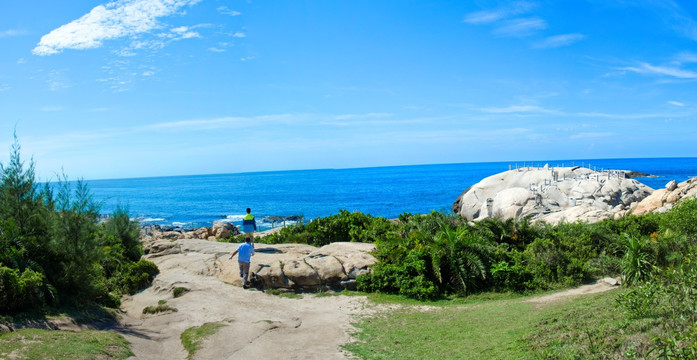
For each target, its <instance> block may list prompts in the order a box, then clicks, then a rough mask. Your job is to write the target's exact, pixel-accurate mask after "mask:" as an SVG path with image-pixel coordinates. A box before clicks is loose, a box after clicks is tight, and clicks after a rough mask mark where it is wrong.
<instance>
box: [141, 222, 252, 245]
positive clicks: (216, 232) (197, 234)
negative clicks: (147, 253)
mask: <svg viewBox="0 0 697 360" xmlns="http://www.w3.org/2000/svg"><path fill="white" fill-rule="evenodd" d="M143 235H144V236H148V237H150V238H152V239H167V240H177V239H200V240H211V241H216V240H218V239H227V238H229V237H231V236H237V235H240V229H238V228H237V226H235V225H234V224H232V223H229V222H226V221H216V222H214V223H213V226H212V227H208V226H204V227H201V228H198V229H189V230H174V229H167V228H164V227H160V226H157V225H155V226H151V227H148V228H144V229H143Z"/></svg>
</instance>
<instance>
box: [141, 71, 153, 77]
mask: <svg viewBox="0 0 697 360" xmlns="http://www.w3.org/2000/svg"><path fill="white" fill-rule="evenodd" d="M142 75H143V76H153V75H155V72H154V71H152V70H148V71H143V74H142Z"/></svg>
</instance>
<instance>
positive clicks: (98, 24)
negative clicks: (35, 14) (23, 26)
mask: <svg viewBox="0 0 697 360" xmlns="http://www.w3.org/2000/svg"><path fill="white" fill-rule="evenodd" d="M199 1H201V0H116V1H112V2H109V3H107V4H106V5H99V6H97V7H95V8H93V9H92V10H91V11H90V12H89V13H88V14H86V15H84V16H82V17H81V18H79V19H77V20H74V21H72V22H70V23H68V24H65V25H63V26H61V27H59V28H57V29H55V30H53V31H51V32H50V33H48V34H46V35H44V36H43V37H42V38H41V40H40V41H39V43H38V44H37V46H36V47H35V48H34V50H32V52H33V53H34V54H35V55H51V54H56V53H59V52H61V51H63V50H64V49H92V48H97V47H100V46H102V42H103V41H105V40H111V39H118V38H122V37H125V36H134V35H137V34H141V33H145V32H148V31H150V30H153V29H156V28H160V27H162V25H161V24H160V23H159V22H158V20H157V19H158V18H161V17H166V16H171V15H174V14H176V13H177V12H178V11H179V9H181V8H182V7H184V6H192V5H194V4H196V3H198V2H199Z"/></svg>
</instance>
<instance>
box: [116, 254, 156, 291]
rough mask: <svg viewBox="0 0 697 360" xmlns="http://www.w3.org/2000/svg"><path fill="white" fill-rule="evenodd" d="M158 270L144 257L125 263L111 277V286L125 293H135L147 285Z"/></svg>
mask: <svg viewBox="0 0 697 360" xmlns="http://www.w3.org/2000/svg"><path fill="white" fill-rule="evenodd" d="M159 272H160V271H159V270H158V269H157V265H155V264H154V263H152V262H150V261H147V260H145V259H141V260H138V262H135V263H130V264H128V265H125V266H124V267H123V268H122V269H121V271H120V272H119V273H117V274H116V275H115V276H114V278H113V279H112V282H113V288H115V289H118V290H119V291H120V292H122V293H125V294H135V293H136V292H138V291H140V290H142V289H144V288H146V287H148V286H149V285H150V284H151V283H152V280H153V279H154V278H155V275H157V274H158V273H159Z"/></svg>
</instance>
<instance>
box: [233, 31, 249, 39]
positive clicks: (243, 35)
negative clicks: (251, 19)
mask: <svg viewBox="0 0 697 360" xmlns="http://www.w3.org/2000/svg"><path fill="white" fill-rule="evenodd" d="M232 37H236V38H243V37H247V35H246V34H245V33H243V32H239V31H238V32H236V33H234V34H232Z"/></svg>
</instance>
